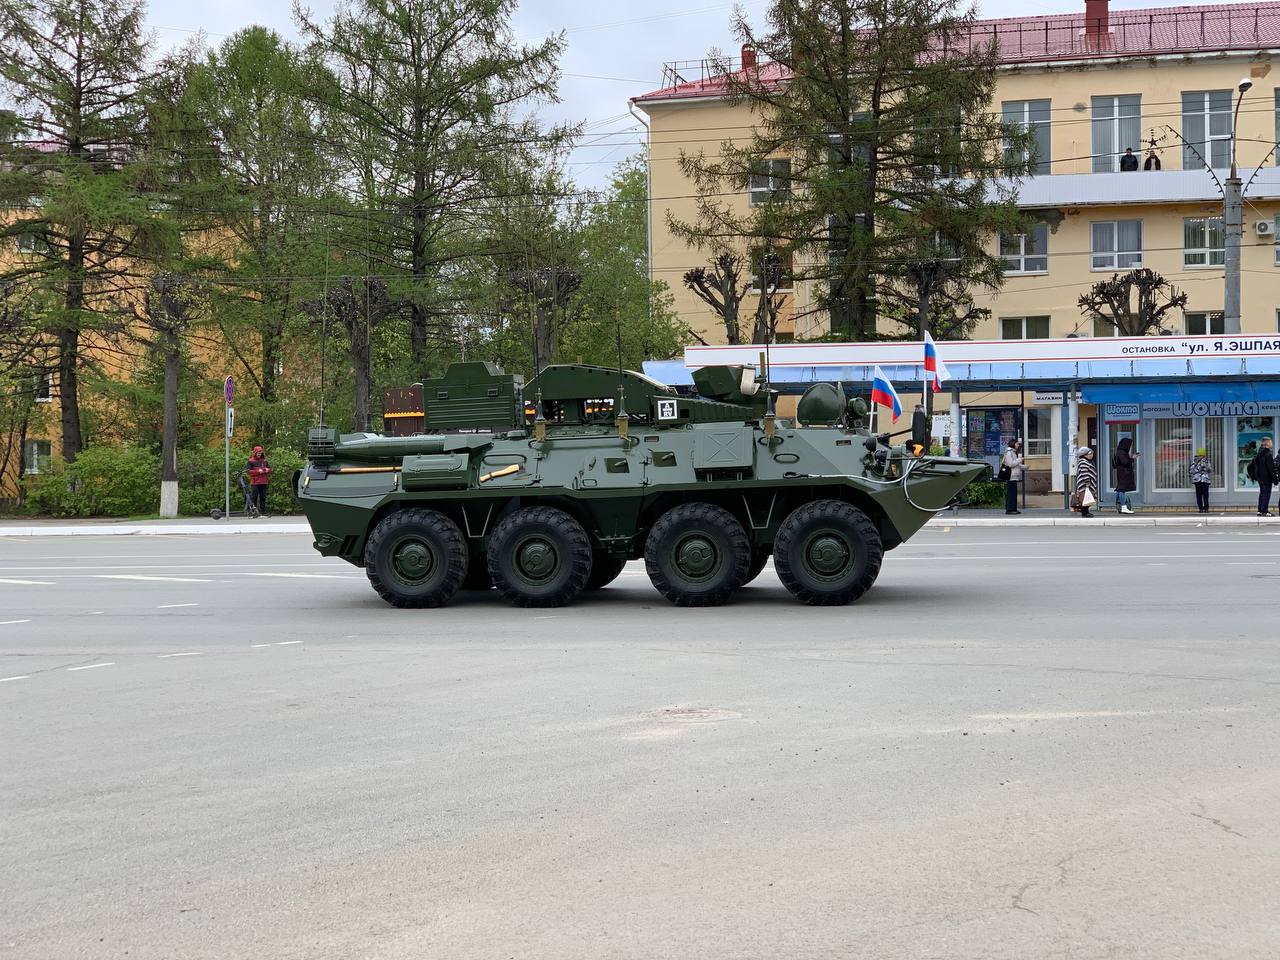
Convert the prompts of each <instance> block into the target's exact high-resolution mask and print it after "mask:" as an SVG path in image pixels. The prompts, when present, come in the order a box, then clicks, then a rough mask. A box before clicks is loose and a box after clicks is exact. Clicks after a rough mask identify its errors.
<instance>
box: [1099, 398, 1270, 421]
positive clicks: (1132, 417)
mask: <svg viewBox="0 0 1280 960" xmlns="http://www.w3.org/2000/svg"><path fill="white" fill-rule="evenodd" d="M1274 416H1280V403H1277V402H1264V401H1257V400H1241V401H1235V400H1224V401H1222V402H1217V401H1185V402H1182V403H1145V402H1144V403H1108V404H1105V405H1104V406H1103V408H1102V419H1103V421H1105V422H1106V423H1137V422H1138V421H1139V420H1160V419H1181V418H1184V417H1274Z"/></svg>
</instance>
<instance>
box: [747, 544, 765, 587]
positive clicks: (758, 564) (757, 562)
mask: <svg viewBox="0 0 1280 960" xmlns="http://www.w3.org/2000/svg"><path fill="white" fill-rule="evenodd" d="M768 562H769V551H768V550H756V551H755V552H753V553H752V554H751V566H749V567H747V579H745V580H743V581H742V585H743V586H744V587H745V586H746V585H747V584H748V583H750V582H751V581H752V580H754V579H755V578H756V577H758V576H760V574H761V573H763V572H764V568H765V565H766V564H767V563H768Z"/></svg>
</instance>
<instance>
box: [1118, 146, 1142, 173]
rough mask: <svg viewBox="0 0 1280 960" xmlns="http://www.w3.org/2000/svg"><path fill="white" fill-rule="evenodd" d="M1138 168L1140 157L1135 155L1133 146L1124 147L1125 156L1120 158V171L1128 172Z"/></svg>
mask: <svg viewBox="0 0 1280 960" xmlns="http://www.w3.org/2000/svg"><path fill="white" fill-rule="evenodd" d="M1137 169H1138V158H1137V157H1135V156H1134V155H1133V147H1125V148H1124V156H1123V157H1121V158H1120V172H1121V173H1128V172H1129V171H1131V170H1137Z"/></svg>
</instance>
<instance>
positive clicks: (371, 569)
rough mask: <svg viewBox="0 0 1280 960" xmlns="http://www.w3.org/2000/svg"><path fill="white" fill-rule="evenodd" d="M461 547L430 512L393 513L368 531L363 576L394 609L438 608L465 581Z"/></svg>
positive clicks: (458, 534)
mask: <svg viewBox="0 0 1280 960" xmlns="http://www.w3.org/2000/svg"><path fill="white" fill-rule="evenodd" d="M468 561H469V556H468V554H467V541H466V539H465V538H464V537H463V536H462V531H461V530H459V529H458V525H457V524H456V523H454V522H453V521H452V520H450V519H449V518H448V517H446V516H445V515H444V514H442V513H437V512H436V511H435V510H422V509H414V510H398V511H396V512H395V513H393V514H391V515H389V516H387V517H385V518H384V519H383V520H382V522H381V523H379V524H378V525H377V526H376V527H374V528H373V533H371V534H369V539H368V541H367V542H366V543H365V548H364V566H365V573H367V574H368V576H369V582H370V583H371V584H373V589H374V590H376V591H378V596H380V597H382V599H383V600H385V601H387V603H389V604H391V605H392V606H396V607H440V606H444V605H445V604H446V603H448V602H449V601H450V600H452V599H453V595H454V594H455V593H457V592H458V589H459V588H460V587H461V586H462V581H463V580H465V579H466V576H467V567H468Z"/></svg>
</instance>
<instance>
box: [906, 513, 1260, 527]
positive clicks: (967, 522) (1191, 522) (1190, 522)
mask: <svg viewBox="0 0 1280 960" xmlns="http://www.w3.org/2000/svg"><path fill="white" fill-rule="evenodd" d="M1276 523H1277V518H1274V517H1273V518H1270V519H1267V518H1263V517H1248V516H1239V517H1233V516H1218V517H1215V516H1212V515H1210V516H1205V517H1178V516H1172V517H1144V516H1142V515H1141V514H1138V515H1135V516H1130V517H1119V516H1113V517H1106V516H1103V515H1101V514H1099V515H1098V516H1096V517H1091V518H1089V519H1085V518H1084V517H1024V518H1021V519H1016V520H1014V519H1008V520H1006V519H1005V518H1004V517H943V516H941V515H938V516H935V517H934V518H933V519H932V520H930V521H929V522H928V523H927V524H925V526H926V527H939V526H941V527H1266V526H1275V525H1276Z"/></svg>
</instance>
